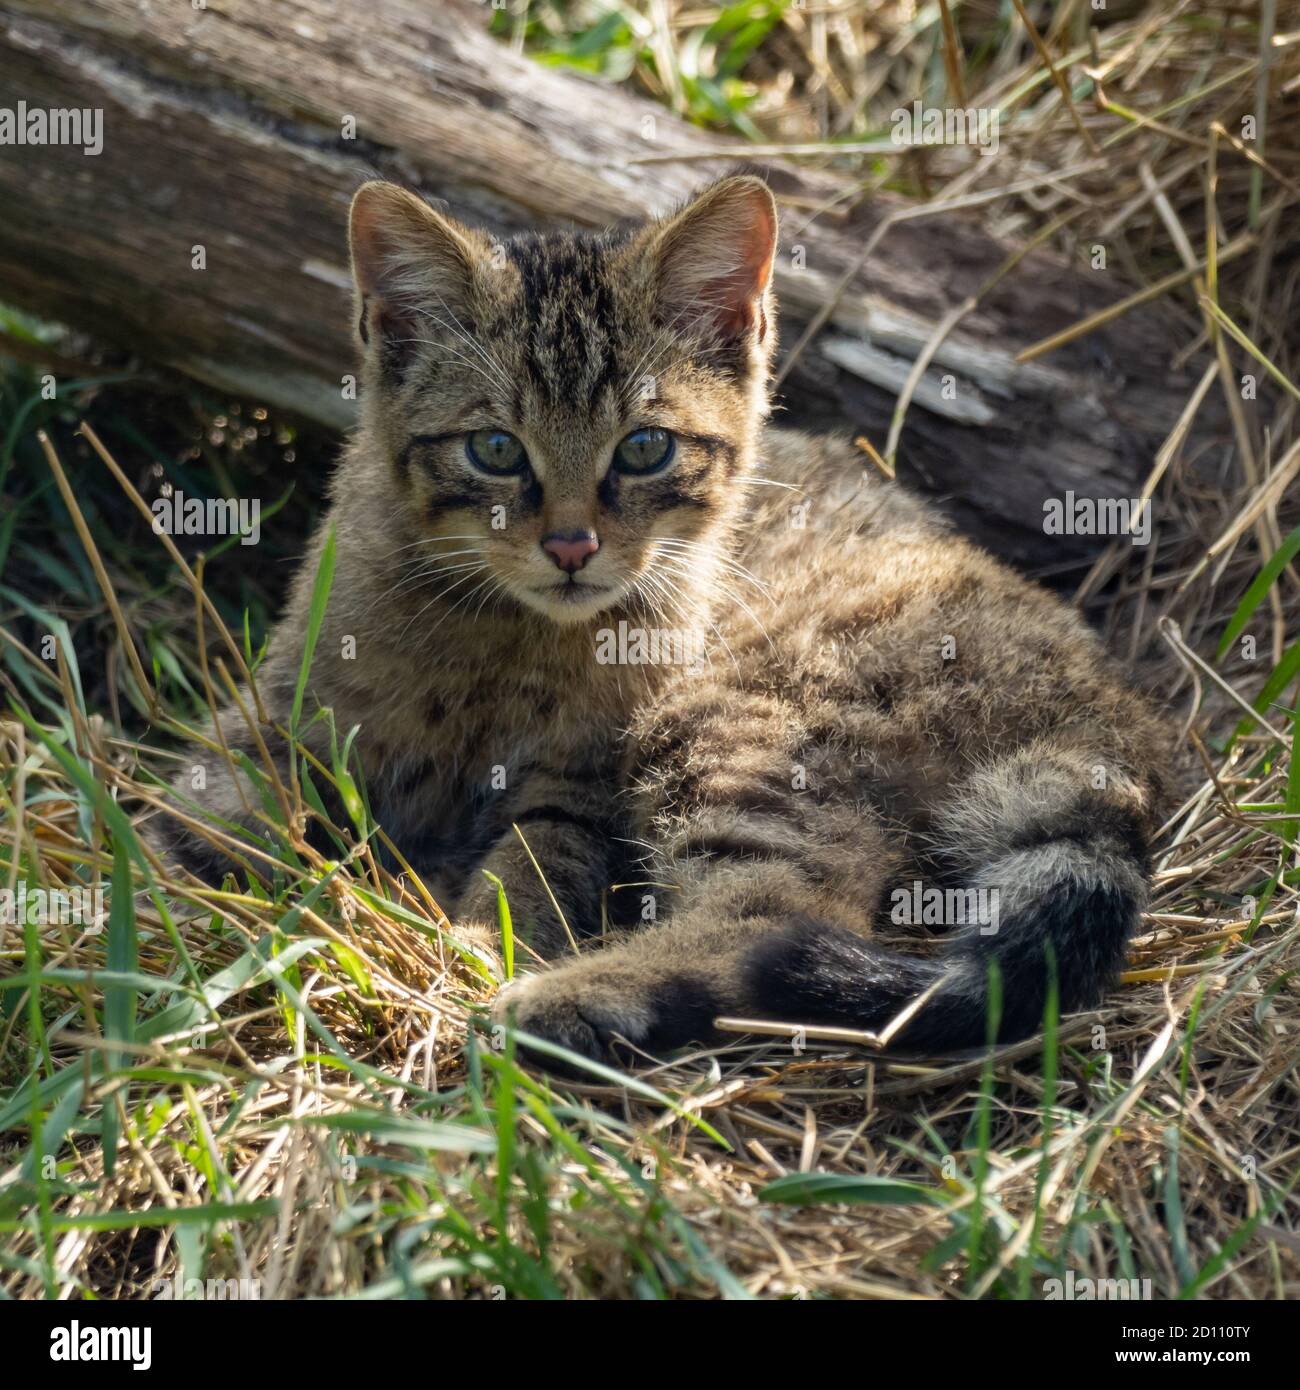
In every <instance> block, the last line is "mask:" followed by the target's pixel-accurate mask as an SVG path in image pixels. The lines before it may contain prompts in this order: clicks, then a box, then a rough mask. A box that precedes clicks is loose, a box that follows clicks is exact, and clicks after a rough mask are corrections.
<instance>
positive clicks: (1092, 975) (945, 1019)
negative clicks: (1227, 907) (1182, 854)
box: [746, 806, 1148, 1052]
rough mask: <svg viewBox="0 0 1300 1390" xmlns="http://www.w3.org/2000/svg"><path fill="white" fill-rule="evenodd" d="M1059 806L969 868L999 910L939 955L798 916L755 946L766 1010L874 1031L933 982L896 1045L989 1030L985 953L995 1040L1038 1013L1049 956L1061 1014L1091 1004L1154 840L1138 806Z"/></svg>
mask: <svg viewBox="0 0 1300 1390" xmlns="http://www.w3.org/2000/svg"><path fill="white" fill-rule="evenodd" d="M1052 819H1054V820H1055V821H1056V824H1054V825H1051V824H1040V825H1039V827H1038V831H1037V836H1029V837H1025V833H1024V832H1025V828H1024V827H1023V825H1022V826H1021V827H1020V828H1019V830H1018V831H1017V833H1016V835H1015V836H1014V838H1019V839H1021V841H1022V844H1023V838H1031V839H1032V838H1036V839H1037V842H1036V843H1029V844H1024V845H1023V847H1016V848H1006V849H1005V850H1004V852H1002V853H1001V854H999V855H998V857H996V858H995V859H993V860H991V861H989V862H987V863H985V864H984V865H983V867H981V868H980V869H978V870H977V871H976V872H975V873H974V874H973V875H972V876H971V877H970V878H969V879H968V880H967V882H968V884H969V886H970V887H974V888H976V889H978V890H983V891H984V892H985V894H986V896H985V897H984V898H983V899H981V900H980V901H984V902H992V903H994V904H995V905H996V907H995V911H994V913H993V914H991V920H986V921H983V922H981V923H980V924H979V925H975V926H965V927H962V928H961V929H960V930H959V931H957V932H956V934H955V935H954V936H953V937H951V938H950V939H949V942H948V944H947V947H946V949H945V950H944V952H943V953H942V954H940V955H938V956H934V957H929V958H920V957H914V956H908V955H904V954H902V953H900V952H897V951H892V950H888V949H886V948H884V947H881V946H878V945H876V944H875V943H874V942H873V941H871V940H869V939H867V938H866V937H862V936H858V935H857V934H856V933H854V932H850V931H847V930H845V929H844V928H842V927H836V926H829V925H827V924H825V923H821V922H816V921H813V920H811V919H803V920H799V921H795V922H793V923H792V924H791V925H790V927H789V928H788V929H786V930H784V931H782V932H779V933H776V934H775V935H770V936H766V937H764V938H763V939H762V940H761V941H760V942H759V943H758V944H757V945H756V946H755V947H754V948H753V950H752V951H751V953H750V955H749V957H748V958H747V961H746V970H747V980H746V985H747V993H748V994H749V995H750V997H751V998H752V999H753V1002H754V1007H755V1008H756V1009H757V1010H758V1011H760V1013H761V1015H762V1016H763V1017H768V1018H780V1019H784V1020H788V1021H790V1022H803V1023H822V1024H835V1025H839V1026H842V1027H850V1028H862V1029H867V1030H870V1031H878V1030H880V1029H883V1028H884V1027H885V1026H886V1025H887V1024H889V1023H890V1021H891V1020H893V1019H894V1018H895V1017H896V1016H897V1015H898V1014H899V1013H900V1011H901V1010H903V1009H904V1008H906V1006H907V1005H908V1004H909V1003H911V1002H912V1001H913V1000H914V999H916V998H917V997H918V996H919V995H920V994H921V993H922V992H923V991H925V990H927V989H929V988H930V987H931V986H936V988H935V992H934V994H933V995H931V996H930V998H928V999H927V1000H926V1002H925V1003H924V1004H923V1005H922V1007H921V1008H920V1009H919V1010H918V1011H917V1012H916V1013H915V1014H914V1015H913V1016H912V1017H911V1018H910V1019H909V1020H908V1022H907V1023H906V1024H905V1025H904V1026H903V1027H902V1028H900V1029H899V1030H898V1031H897V1033H896V1034H894V1036H893V1039H892V1045H893V1046H895V1047H898V1048H901V1049H904V1050H908V1051H925V1052H943V1051H950V1050H955V1049H959V1048H968V1047H975V1046H978V1045H980V1044H982V1043H983V1042H984V1041H985V1039H986V1038H987V1036H988V1026H989V1022H988V1020H989V974H990V972H989V963H990V961H995V962H996V963H997V966H998V970H999V973H1000V976H1001V1010H1000V1022H999V1027H998V1033H997V1036H998V1039H999V1040H1000V1041H1003V1042H1007V1041H1011V1040H1013V1039H1016V1038H1022V1037H1025V1036H1027V1035H1028V1034H1031V1033H1033V1032H1034V1031H1035V1030H1036V1029H1037V1028H1038V1027H1039V1026H1040V1024H1041V1022H1042V1019H1043V1012H1044V1008H1045V1005H1046V1002H1047V994H1048V987H1049V981H1050V978H1051V974H1050V970H1051V969H1052V967H1051V966H1050V965H1049V961H1054V969H1055V975H1056V979H1057V988H1058V998H1059V1005H1060V1011H1061V1012H1062V1013H1068V1012H1071V1011H1073V1010H1077V1009H1086V1008H1091V1007H1092V1006H1094V1005H1096V1004H1097V1003H1099V1002H1100V1001H1101V999H1102V996H1103V995H1104V993H1105V991H1106V989H1107V987H1108V986H1109V985H1110V984H1112V983H1113V981H1114V978H1115V976H1116V975H1117V974H1118V971H1119V968H1120V965H1121V964H1122V962H1123V958H1124V949H1125V944H1126V942H1127V941H1128V939H1129V937H1130V936H1131V935H1132V933H1133V930H1134V928H1135V927H1136V925H1137V922H1138V920H1139V916H1140V914H1141V911H1142V908H1143V906H1144V904H1145V901H1146V893H1147V873H1148V861H1147V852H1146V846H1145V843H1144V839H1143V835H1142V832H1141V830H1140V829H1139V827H1138V825H1137V823H1136V821H1135V819H1134V818H1133V817H1132V816H1130V815H1128V814H1127V813H1126V812H1123V811H1119V810H1116V809H1115V807H1114V806H1108V807H1104V808H1098V807H1096V806H1094V807H1092V808H1091V809H1090V810H1089V811H1088V812H1087V814H1078V815H1071V816H1069V817H1068V818H1066V819H1068V821H1069V824H1068V825H1067V824H1062V818H1061V817H1055V818H1052ZM1043 837H1047V838H1043ZM1049 946H1050V951H1049V949H1048V948H1049ZM936 982H939V983H937V985H936Z"/></svg>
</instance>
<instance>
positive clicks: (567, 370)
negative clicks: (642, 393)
mask: <svg viewBox="0 0 1300 1390" xmlns="http://www.w3.org/2000/svg"><path fill="white" fill-rule="evenodd" d="M506 252H507V254H508V255H509V257H510V259H511V260H512V261H513V262H514V264H515V265H516V266H517V267H518V270H519V278H520V287H521V305H520V309H521V313H522V318H523V324H524V342H523V347H524V370H525V371H526V373H527V375H528V378H529V381H530V382H531V384H532V385H533V387H534V388H535V389H536V390H537V391H538V392H539V393H540V395H541V396H542V398H543V400H545V401H546V403H547V404H549V405H557V406H566V407H569V408H572V409H587V408H590V407H591V405H592V404H593V403H594V402H595V401H596V398H597V397H598V396H599V395H600V394H601V393H602V392H604V391H605V390H607V389H610V388H614V387H616V386H617V384H618V381H619V356H620V354H619V348H620V346H621V345H622V344H621V336H622V335H621V325H620V322H619V315H618V307H617V303H616V300H615V296H614V294H613V291H612V288H611V283H610V266H609V253H610V243H609V242H607V241H605V240H603V239H597V238H594V237H591V238H587V237H584V238H575V237H566V236H531V235H530V236H523V237H517V238H515V239H514V240H512V241H510V242H507V243H506Z"/></svg>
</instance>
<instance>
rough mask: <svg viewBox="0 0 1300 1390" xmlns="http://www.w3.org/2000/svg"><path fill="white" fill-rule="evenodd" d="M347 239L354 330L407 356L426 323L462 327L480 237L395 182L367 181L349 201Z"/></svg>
mask: <svg viewBox="0 0 1300 1390" xmlns="http://www.w3.org/2000/svg"><path fill="white" fill-rule="evenodd" d="M348 238H349V241H350V244H351V248H352V276H353V279H354V280H355V281H356V286H357V298H358V301H359V311H358V324H357V331H358V332H359V333H360V335H361V341H362V342H363V343H365V344H366V345H367V346H370V345H373V344H374V343H375V339H376V337H378V339H379V345H380V346H381V347H382V348H384V349H385V350H386V351H388V352H391V353H392V354H394V355H395V356H396V357H397V359H398V360H399V361H405V360H406V359H407V358H408V357H409V356H410V354H411V351H412V350H413V346H414V340H415V339H418V338H422V337H428V336H429V334H428V332H427V331H424V330H423V329H422V328H421V324H422V323H423V324H426V325H427V324H428V323H429V320H430V318H433V319H435V320H437V319H441V320H443V321H446V320H448V319H452V320H453V321H454V322H455V323H456V324H457V325H458V326H462V327H463V326H464V325H465V322H466V320H467V318H468V317H469V315H470V310H471V305H472V301H473V287H474V273H475V265H476V264H477V263H479V262H480V261H481V259H482V258H483V256H484V255H485V248H484V246H483V245H481V244H480V243H481V242H482V241H483V238H481V237H480V235H479V234H478V233H475V232H472V231H470V230H469V228H467V227H462V226H461V225H460V224H459V223H458V222H455V221H453V219H451V218H450V217H444V216H443V215H442V214H441V213H437V212H435V211H434V210H433V209H432V208H431V207H430V206H429V205H428V203H426V202H425V201H424V199H423V198H419V197H417V196H416V195H415V194H414V193H409V192H407V190H406V189H404V188H399V187H398V186H397V185H396V184H393V183H382V182H379V181H376V182H373V183H367V184H364V185H363V186H362V187H361V188H360V189H358V190H357V195H356V197H355V198H353V200H352V212H351V215H350V218H349V229H348Z"/></svg>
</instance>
